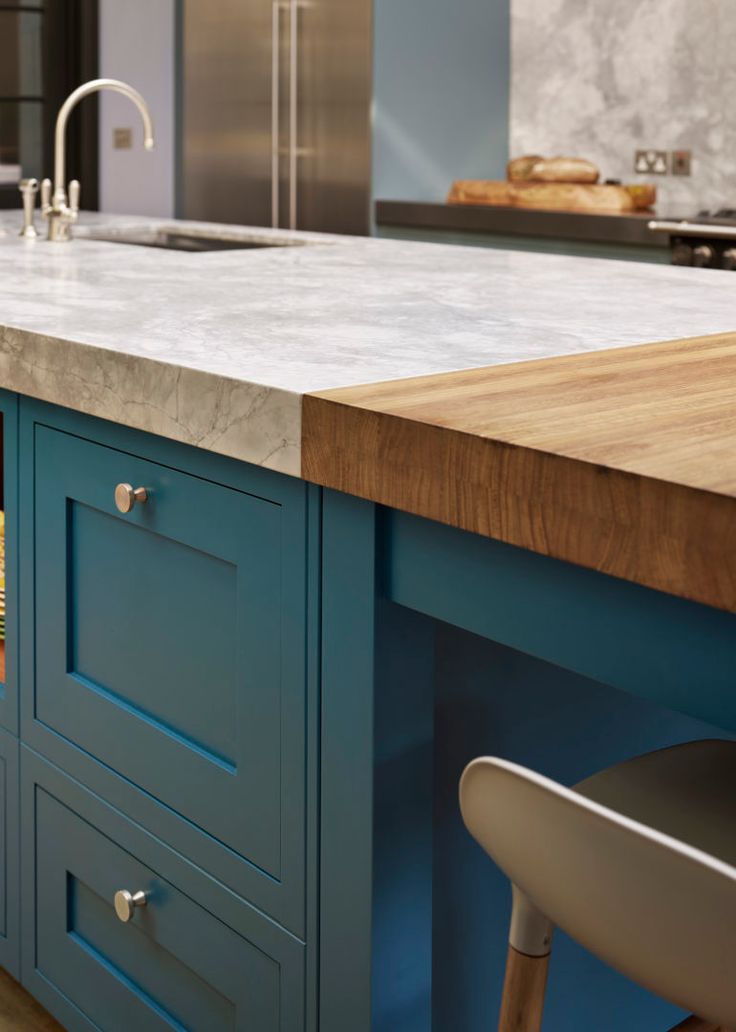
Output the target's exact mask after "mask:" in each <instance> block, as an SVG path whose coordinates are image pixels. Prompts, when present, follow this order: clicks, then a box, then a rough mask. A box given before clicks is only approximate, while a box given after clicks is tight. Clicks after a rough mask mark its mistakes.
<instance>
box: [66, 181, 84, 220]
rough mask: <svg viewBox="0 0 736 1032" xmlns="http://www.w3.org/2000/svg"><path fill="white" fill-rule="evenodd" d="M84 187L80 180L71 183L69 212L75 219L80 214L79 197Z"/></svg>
mask: <svg viewBox="0 0 736 1032" xmlns="http://www.w3.org/2000/svg"><path fill="white" fill-rule="evenodd" d="M81 190H82V187H81V185H80V182H79V180H78V179H72V181H71V182H70V183H69V210H70V213H71V215H72V217H73V218H75V219H76V217H77V215H78V214H79V195H80V193H81Z"/></svg>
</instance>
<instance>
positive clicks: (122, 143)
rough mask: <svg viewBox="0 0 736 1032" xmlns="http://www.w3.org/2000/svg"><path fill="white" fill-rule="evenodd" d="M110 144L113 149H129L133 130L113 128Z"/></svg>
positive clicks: (131, 144)
mask: <svg viewBox="0 0 736 1032" xmlns="http://www.w3.org/2000/svg"><path fill="white" fill-rule="evenodd" d="M112 145H113V147H114V148H115V150H130V148H131V147H132V146H133V130H132V129H113V131H112Z"/></svg>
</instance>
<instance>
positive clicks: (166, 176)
mask: <svg viewBox="0 0 736 1032" xmlns="http://www.w3.org/2000/svg"><path fill="white" fill-rule="evenodd" d="M197 2H204V0H197ZM374 2H375V11H374V108H373V117H374V137H373V195H374V197H381V198H399V199H408V200H442V199H444V197H445V195H446V193H447V191H448V189H449V187H450V184H451V182H452V180H453V179H456V178H462V177H497V176H502V175H503V174H504V167H505V163H506V160H507V157H508V105H509V9H508V8H509V0H452V2H448V0H374ZM174 6H175V0H124V2H122V0H101V2H100V23H101V24H100V74H101V75H104V76H111V77H113V78H121V79H124V80H127V81H129V82H130V83H131V84H132V85H134V86H136V88H138V89H139V90H140V91H141V92H142V93H143V95H144V96H145V97H146V99H147V100H148V102H149V104H150V105H151V109H152V111H153V115H154V119H155V122H156V130H157V132H156V137H157V138H156V150H155V151H154V152H153V153H151V154H146V153H144V152H143V151H142V150H141V149H140V143H141V139H142V134H141V129H140V124H139V121H138V117H137V115H136V113H135V111H134V110H133V109H132V108H130V107H129V105H128V104H127V102H126V101H125V99H124V98H122V97H118V96H115V95H113V94H106V95H103V97H102V98H101V109H100V202H101V205H100V206H101V208H102V210H103V211H118V212H130V213H138V214H151V215H170V214H172V212H173V210H174V179H175V151H174V123H175V92H174V76H175V67H174V66H175V58H174V40H175V32H174ZM115 126H123V127H125V126H132V128H133V130H134V141H135V143H134V149H133V150H130V151H115V150H113V148H112V130H113V128H114V127H115Z"/></svg>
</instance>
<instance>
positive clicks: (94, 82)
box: [54, 79, 153, 194]
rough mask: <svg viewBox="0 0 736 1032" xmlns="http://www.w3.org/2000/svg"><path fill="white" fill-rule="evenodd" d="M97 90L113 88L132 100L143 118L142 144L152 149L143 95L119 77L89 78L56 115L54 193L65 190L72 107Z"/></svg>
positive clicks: (151, 135) (148, 116) (72, 93)
mask: <svg viewBox="0 0 736 1032" xmlns="http://www.w3.org/2000/svg"><path fill="white" fill-rule="evenodd" d="M99 90H113V91H114V92H115V93H122V94H123V96H125V97H128V98H129V99H130V100H132V101H133V103H134V104H135V106H136V107H137V108H138V110H139V111H140V113H141V118H142V119H143V131H144V134H145V136H144V140H143V146H144V147H145V148H146V150H152V149H153V121H152V120H151V112H150V111H149V110H148V104H146V102H145V100H144V99H143V97H142V96H141V95H140V93H139V92H138V90H136V89H133V87H132V86H129V85H128V84H127V82H121V81H120V80H119V79H91V80H90V81H89V82H85V83H84V84H83V85H82V86H78V87H77V89H76V90H73V91H72V92H71V93H70V94H69V96H68V97H67V98H66V100H65V101H64V103H63V104H62V105H61V107H60V109H59V114H58V115H57V116H56V132H55V138H54V147H55V150H54V193H55V194H60V192H64V193H65V192H66V188H65V182H64V176H65V163H66V141H65V137H66V123H67V120H68V118H69V115H70V114H71V112H72V110H73V108H74V107H75V106H76V105H77V103H78V102H79V101H80V100H82V98H83V97H87V96H89V94H90V93H97V92H98V91H99Z"/></svg>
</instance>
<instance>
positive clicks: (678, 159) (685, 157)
mask: <svg viewBox="0 0 736 1032" xmlns="http://www.w3.org/2000/svg"><path fill="white" fill-rule="evenodd" d="M692 162H693V152H692V151H689V150H673V151H672V154H671V161H670V168H671V169H672V175H673V176H689V175H690V172H691V168H692Z"/></svg>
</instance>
